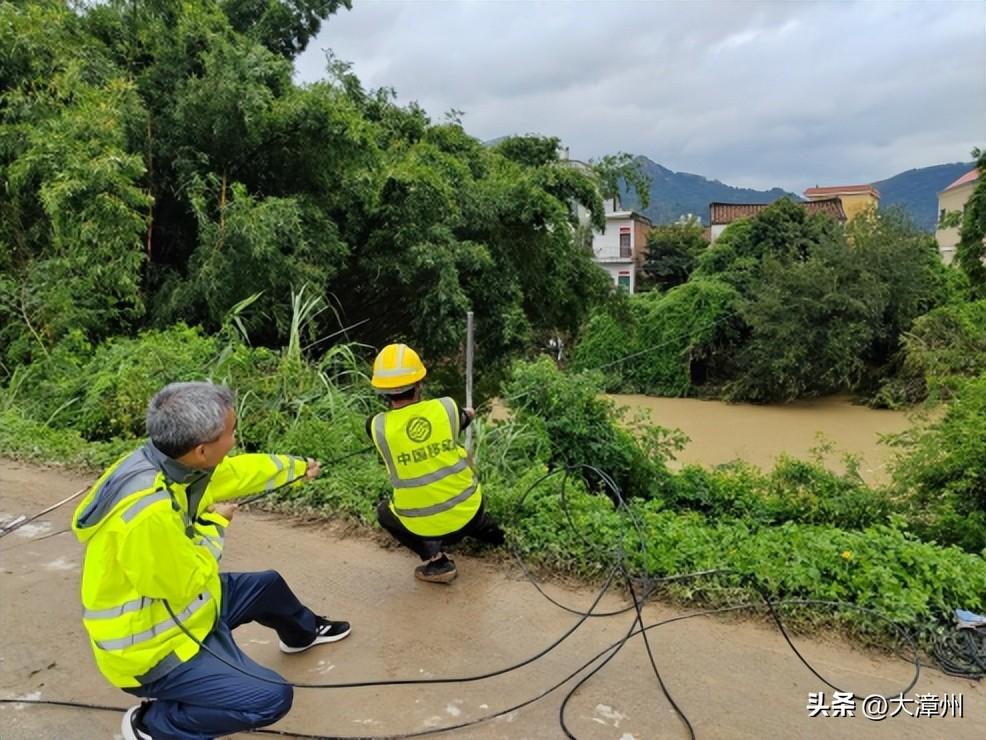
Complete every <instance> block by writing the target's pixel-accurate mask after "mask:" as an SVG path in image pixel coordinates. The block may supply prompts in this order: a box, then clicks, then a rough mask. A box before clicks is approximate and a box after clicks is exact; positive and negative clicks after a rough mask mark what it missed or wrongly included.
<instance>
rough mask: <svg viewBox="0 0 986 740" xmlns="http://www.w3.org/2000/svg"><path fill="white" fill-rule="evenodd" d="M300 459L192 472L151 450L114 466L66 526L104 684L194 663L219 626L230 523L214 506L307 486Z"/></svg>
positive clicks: (259, 458) (258, 458)
mask: <svg viewBox="0 0 986 740" xmlns="http://www.w3.org/2000/svg"><path fill="white" fill-rule="evenodd" d="M306 468H307V465H306V463H305V461H304V460H301V459H298V458H294V457H291V456H289V455H238V456H236V457H228V458H226V459H225V460H223V461H222V462H221V463H220V464H219V465H218V466H216V468H215V469H214V470H212V471H209V470H193V469H191V468H188V467H186V466H185V465H182V464H181V463H179V462H177V461H176V460H173V459H172V458H170V457H167V456H166V455H164V454H163V453H162V452H160V451H159V450H158V449H157V448H156V447H154V445H153V444H151V443H150V442H148V443H147V444H146V445H144V447H141V448H140V449H139V450H136V451H135V452H133V453H131V454H130V455H128V456H127V457H125V458H123V459H121V460H120V461H118V462H116V463H115V464H114V465H112V466H111V467H110V468H109V469H108V470H107V471H106V472H105V473H103V475H102V476H101V477H100V478H99V480H98V481H96V483H95V484H94V485H93V487H92V488H91V489H90V490H89V493H88V494H87V495H86V497H85V498H84V499H83V500H82V503H81V504H80V505H79V507H78V508H77V509H76V511H75V515H74V516H73V519H72V530H73V531H74V532H75V535H76V537H78V539H79V541H80V542H82V543H84V544H85V546H86V554H85V562H84V565H83V569H82V622H83V624H84V625H85V628H86V631H87V632H88V633H89V642H90V647H91V648H92V652H93V655H94V656H95V658H96V665H97V666H98V667H99V670H100V671H102V673H103V675H104V676H106V678H107V679H109V681H110V683H112V684H113V685H114V686H118V687H120V688H130V687H135V686H140V685H145V684H148V683H151V682H152V681H156V680H157V679H159V678H161V677H163V676H164V675H166V674H167V673H168V672H169V671H171V670H172V669H174V668H176V667H177V666H179V665H181V664H182V663H183V662H185V661H187V660H189V659H190V658H192V657H193V656H194V655H195V654H196V653H198V651H199V645H198V644H197V643H196V642H195V640H192V639H191V638H189V637H188V636H187V635H185V633H184V632H182V631H181V629H180V628H179V627H178V625H177V624H176V622H175V620H174V619H173V618H172V617H171V615H170V614H169V613H168V609H167V607H166V606H165V604H166V603H167V605H168V606H170V607H171V610H172V611H173V612H174V615H175V617H176V618H177V620H178V621H179V622H181V624H183V625H184V626H185V628H186V629H187V630H188V631H189V632H190V633H191V634H192V635H194V636H195V637H196V638H197V639H198V640H199V641H201V640H204V639H205V638H206V636H207V635H208V634H209V633H210V632H211V631H212V628H213V627H214V626H215V624H216V622H217V620H218V619H219V610H220V606H221V602H222V589H221V585H220V580H219V560H220V558H222V552H223V536H224V533H225V528H226V526H227V525H228V524H229V522H228V521H227V520H226V519H225V518H224V517H222V516H221V515H219V514H217V513H215V512H208V511H206V509H207V508H208V507H209V506H211V505H212V504H213V503H215V502H217V501H225V500H229V499H233V498H236V497H238V496H247V495H251V494H254V493H260V492H262V491H264V490H270V489H272V488H274V487H276V486H280V485H282V484H285V483H289V482H291V481H293V480H302V479H304V474H305V470H306Z"/></svg>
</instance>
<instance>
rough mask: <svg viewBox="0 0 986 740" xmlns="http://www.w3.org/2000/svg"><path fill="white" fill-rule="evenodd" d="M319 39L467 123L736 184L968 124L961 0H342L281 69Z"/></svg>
mask: <svg viewBox="0 0 986 740" xmlns="http://www.w3.org/2000/svg"><path fill="white" fill-rule="evenodd" d="M325 47H330V48H332V49H333V50H334V51H335V52H336V54H337V55H338V56H339V57H340V58H342V59H347V60H350V61H352V62H353V65H354V67H353V68H354V71H355V72H356V74H357V75H359V76H360V78H361V79H362V80H363V82H364V84H365V85H366V86H368V87H379V86H388V87H394V88H396V90H397V92H398V96H399V99H400V100H402V101H411V100H416V101H418V102H419V103H421V104H422V105H423V106H424V107H425V108H426V110H428V111H429V113H430V114H431V115H432V116H433V117H434V118H439V117H440V116H441V114H442V113H443V112H445V111H446V110H449V109H450V108H456V109H461V110H464V111H465V113H466V116H465V118H464V124H465V126H466V128H467V130H468V131H469V132H470V133H472V134H473V135H475V136H477V137H479V138H482V139H489V138H493V137H495V136H501V135H504V134H508V133H525V132H539V133H543V134H550V135H554V136H558V137H560V138H561V139H562V140H563V141H564V142H565V143H566V144H568V145H569V146H570V148H571V152H572V155H573V156H576V157H579V158H582V159H588V158H590V157H596V156H600V155H602V154H605V153H607V152H613V151H618V150H622V151H629V152H633V153H636V154H644V155H647V156H649V157H650V158H651V159H654V160H655V161H657V162H660V163H661V164H664V165H665V166H667V167H670V168H672V169H677V170H685V171H690V172H697V173H699V174H703V175H706V176H708V177H713V178H717V179H720V180H722V181H724V182H728V183H730V184H736V185H746V186H753V187H770V186H775V185H780V186H781V187H785V188H787V189H791V190H801V189H803V188H804V187H806V186H807V185H813V184H815V183H816V182H818V183H821V184H824V183H842V182H866V181H871V180H876V179H881V178H884V177H888V176H890V175H892V174H895V173H896V172H899V171H901V170H904V169H908V168H910V167H919V166H924V165H928V164H936V163H939V162H946V161H948V162H950V161H957V160H961V159H964V158H966V157H967V156H968V153H969V150H970V149H971V147H972V146H976V145H979V146H981V145H983V143H984V139H986V134H984V121H986V6H983V5H982V4H981V3H978V2H942V1H939V2H926V3H925V2H908V3H903V2H896V3H891V2H887V3H877V2H860V3H822V2H815V3H802V2H757V3H751V2H604V3H589V2H562V1H557V2H543V3H529V2H440V3H438V2H422V1H416V2H393V1H391V2H372V1H371V0H356V1H355V4H354V9H353V10H352V11H350V12H348V13H346V12H343V13H341V14H339V15H337V16H334V17H332V18H331V19H329V21H328V22H327V23H326V24H325V25H324V26H323V31H322V33H321V34H320V36H319V38H318V39H316V40H315V41H314V42H313V44H312V48H311V49H309V51H307V52H306V53H305V54H304V55H303V56H302V57H301V58H300V59H299V61H298V63H297V76H298V79H299V80H302V81H311V80H314V79H318V78H319V77H320V76H321V75H322V69H323V67H324V59H323V56H322V53H321V51H320V49H321V48H325Z"/></svg>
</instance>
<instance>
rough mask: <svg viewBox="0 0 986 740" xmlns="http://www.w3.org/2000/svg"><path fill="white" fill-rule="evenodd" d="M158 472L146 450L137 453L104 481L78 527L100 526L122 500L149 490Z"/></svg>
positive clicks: (82, 515) (80, 518) (138, 450)
mask: <svg viewBox="0 0 986 740" xmlns="http://www.w3.org/2000/svg"><path fill="white" fill-rule="evenodd" d="M159 472H160V471H159V470H158V468H157V466H155V465H154V463H153V462H152V461H151V460H150V459H149V458H148V456H147V455H146V454H145V449H144V448H143V447H141V448H140V449H137V450H134V452H132V453H131V454H130V455H128V456H127V457H126V458H124V460H123V462H121V463H120V464H119V465H117V467H116V469H115V470H113V472H112V473H110V475H109V476H108V477H107V478H106V480H104V481H103V483H102V485H100V487H99V490H98V491H97V492H96V495H95V496H93V499H92V501H91V502H90V503H89V506H88V507H87V508H86V510H85V511H83V512H82V513H81V514H80V515H79V517H78V519H77V520H76V523H77V525H78V526H79V527H80V528H85V527H94V526H96V525H98V524H100V523H101V522H102V521H103V520H104V519H105V518H106V516H107V515H108V514H109V513H110V512H111V511H113V509H114V508H115V507H116V505H117V504H118V503H120V501H122V500H123V499H125V498H126V497H127V496H129V495H130V494H132V493H135V492H136V491H140V490H143V489H146V488H150V487H151V486H152V485H153V484H154V480H155V478H157V476H158V473H159Z"/></svg>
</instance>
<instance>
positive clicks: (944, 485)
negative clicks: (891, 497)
mask: <svg viewBox="0 0 986 740" xmlns="http://www.w3.org/2000/svg"><path fill="white" fill-rule="evenodd" d="M896 444H898V445H899V446H901V447H902V450H903V454H902V455H901V457H900V458H899V459H898V460H897V461H896V463H895V464H894V466H893V471H892V472H893V480H894V487H895V489H896V490H897V492H898V494H899V495H900V496H901V497H902V499H903V500H904V502H905V503H906V505H907V507H908V509H907V512H908V515H909V519H910V521H911V522H912V526H913V528H914V531H915V532H916V533H918V534H920V535H921V536H922V537H925V538H928V539H934V540H936V541H938V542H942V543H945V544H956V545H959V546H961V547H963V548H964V549H966V550H969V551H972V552H978V551H980V550H984V549H986V373H984V374H983V375H980V376H979V377H978V378H977V379H975V380H971V381H968V382H967V383H965V384H964V385H962V386H961V389H960V390H959V391H958V395H957V396H956V398H954V399H953V400H952V401H951V402H950V403H949V404H948V406H947V407H946V408H945V413H944V415H943V416H942V417H941V418H940V419H938V420H937V421H933V422H931V423H929V424H927V425H926V426H924V427H921V428H917V429H913V430H911V431H910V432H907V433H905V434H902V435H898V436H897V438H896Z"/></svg>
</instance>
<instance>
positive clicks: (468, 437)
mask: <svg viewBox="0 0 986 740" xmlns="http://www.w3.org/2000/svg"><path fill="white" fill-rule="evenodd" d="M472 345H473V340H472V311H468V312H467V313H466V408H469V409H471V408H473V405H472ZM466 451H467V452H469V453H470V454H471V453H472V424H470V425H469V428H468V429H466Z"/></svg>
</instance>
